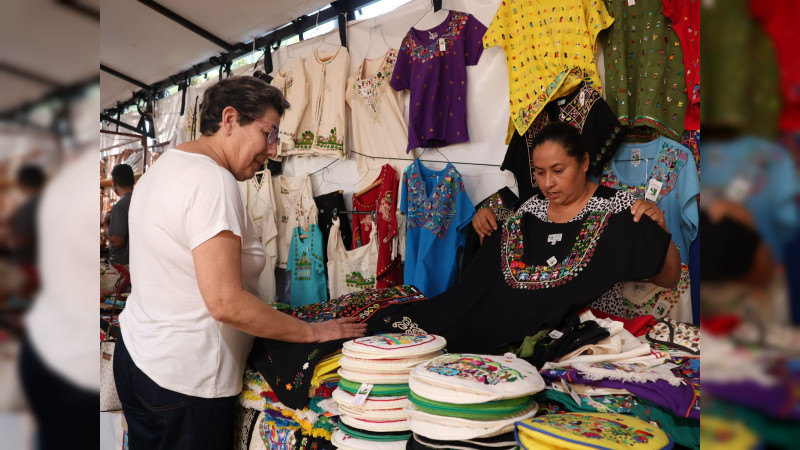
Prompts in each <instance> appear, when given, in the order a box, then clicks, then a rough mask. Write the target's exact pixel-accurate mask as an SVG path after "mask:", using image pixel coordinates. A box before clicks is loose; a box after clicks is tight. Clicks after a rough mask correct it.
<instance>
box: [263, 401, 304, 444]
mask: <svg viewBox="0 0 800 450" xmlns="http://www.w3.org/2000/svg"><path fill="white" fill-rule="evenodd" d="M270 413H273V414H270ZM298 428H300V426H299V424H298V423H297V422H295V421H294V420H292V419H290V418H288V417H284V416H282V415H281V414H280V413H278V412H277V411H274V410H269V411H266V412H265V415H264V419H263V420H262V421H261V424H260V425H259V435H260V436H261V440H262V441H263V442H264V445H266V446H267V448H294V446H295V443H296V442H295V441H296V439H295V430H297V429H298Z"/></svg>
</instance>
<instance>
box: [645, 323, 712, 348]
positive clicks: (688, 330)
mask: <svg viewBox="0 0 800 450" xmlns="http://www.w3.org/2000/svg"><path fill="white" fill-rule="evenodd" d="M647 340H648V341H650V342H654V343H656V344H663V345H666V346H667V347H671V348H676V349H678V350H683V351H685V352H689V353H691V354H693V355H699V354H700V327H697V326H695V325H692V324H690V323H683V322H677V321H675V320H672V319H668V318H664V319H659V320H657V321H656V324H655V326H654V327H653V328H651V329H650V331H648V332H647Z"/></svg>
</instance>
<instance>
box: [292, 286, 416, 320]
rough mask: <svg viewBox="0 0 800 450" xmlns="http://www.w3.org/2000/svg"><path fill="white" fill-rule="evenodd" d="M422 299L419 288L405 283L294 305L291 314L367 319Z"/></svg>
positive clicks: (296, 315)
mask: <svg viewBox="0 0 800 450" xmlns="http://www.w3.org/2000/svg"><path fill="white" fill-rule="evenodd" d="M420 300H426V298H425V296H424V295H422V293H421V292H420V291H419V289H417V288H416V287H414V286H409V285H404V286H395V287H391V288H387V289H370V290H365V291H358V292H354V293H352V294H347V295H343V296H341V297H339V298H334V299H331V300H328V301H326V302H322V303H315V304H312V305H305V306H300V307H297V308H292V309H291V310H290V314H291V315H292V316H293V317H296V318H298V319H300V320H303V321H306V322H322V321H325V320H330V319H336V318H338V317H359V318H360V319H361V321H364V320H367V319H368V318H370V317H371V316H372V315H373V314H374V313H375V312H377V311H378V310H380V309H382V308H385V307H386V306H389V305H395V304H400V303H406V302H413V301H420Z"/></svg>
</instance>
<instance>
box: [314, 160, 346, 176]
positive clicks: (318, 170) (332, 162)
mask: <svg viewBox="0 0 800 450" xmlns="http://www.w3.org/2000/svg"><path fill="white" fill-rule="evenodd" d="M339 161H341V159H338V158H337V159H334V160H333V161H331V162H330V163H328V165H327V166H325V167H323V168H321V169H317V170H315V171H313V172H311V173H309V174H308V176H311V175H314V174H316V173H319V172H322V171H323V170H325V169H327V168H328V167H330V166H332V165H334V164H336V163H337V162H339Z"/></svg>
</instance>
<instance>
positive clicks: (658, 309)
mask: <svg viewBox="0 0 800 450" xmlns="http://www.w3.org/2000/svg"><path fill="white" fill-rule="evenodd" d="M670 308H672V305H670V304H669V300H667V299H665V298H661V299H659V300H658V301H657V302H656V304H655V305H654V306H653V317H655V318H656V319H661V318H662V317H664V316H666V315H667V313H668V312H669V310H670Z"/></svg>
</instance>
